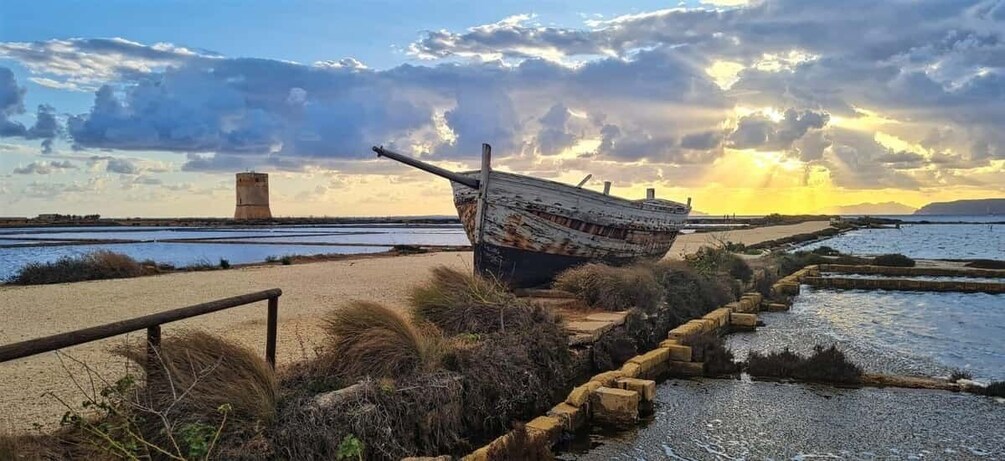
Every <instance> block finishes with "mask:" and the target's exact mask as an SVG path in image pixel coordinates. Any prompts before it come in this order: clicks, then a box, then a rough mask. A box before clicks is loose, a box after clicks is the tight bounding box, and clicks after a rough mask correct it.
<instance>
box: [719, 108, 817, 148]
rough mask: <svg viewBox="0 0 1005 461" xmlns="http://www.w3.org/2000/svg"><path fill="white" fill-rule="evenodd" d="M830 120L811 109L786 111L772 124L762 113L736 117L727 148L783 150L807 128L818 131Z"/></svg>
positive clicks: (789, 146)
mask: <svg viewBox="0 0 1005 461" xmlns="http://www.w3.org/2000/svg"><path fill="white" fill-rule="evenodd" d="M828 120H830V115H828V114H826V113H820V112H814V111H811V110H804V111H797V110H795V109H788V110H786V111H785V114H784V115H783V117H782V119H781V120H779V121H775V120H773V119H771V117H769V116H768V115H766V114H763V113H755V114H751V115H747V116H744V117H740V120H739V122H738V124H737V127H736V130H734V131H733V132H732V133H730V134H729V141H730V146H731V147H734V148H736V149H757V150H765V151H787V150H790V149H791V148H792V143H794V142H795V141H797V140H799V139H800V138H802V137H803V136H804V135H806V133H807V132H808V131H810V130H811V129H817V130H819V129H821V128H823V127H824V125H826V124H827V121H828Z"/></svg>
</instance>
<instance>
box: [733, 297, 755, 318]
mask: <svg viewBox="0 0 1005 461" xmlns="http://www.w3.org/2000/svg"><path fill="white" fill-rule="evenodd" d="M739 304H740V308H739V309H737V310H736V312H741V313H745V314H749V313H751V312H755V311H756V310H757V306H755V305H754V300H752V299H750V298H741V299H740V301H739Z"/></svg>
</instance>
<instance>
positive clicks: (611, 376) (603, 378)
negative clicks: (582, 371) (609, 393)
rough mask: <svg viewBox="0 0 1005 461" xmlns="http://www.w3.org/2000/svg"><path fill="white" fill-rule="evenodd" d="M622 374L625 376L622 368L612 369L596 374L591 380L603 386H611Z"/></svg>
mask: <svg viewBox="0 0 1005 461" xmlns="http://www.w3.org/2000/svg"><path fill="white" fill-rule="evenodd" d="M622 376H624V374H623V373H621V370H611V371H605V372H603V373H598V374H596V375H594V376H593V377H592V378H590V381H596V382H598V383H600V385H602V386H607V387H611V386H613V385H614V381H616V380H617V379H618V378H620V377H622Z"/></svg>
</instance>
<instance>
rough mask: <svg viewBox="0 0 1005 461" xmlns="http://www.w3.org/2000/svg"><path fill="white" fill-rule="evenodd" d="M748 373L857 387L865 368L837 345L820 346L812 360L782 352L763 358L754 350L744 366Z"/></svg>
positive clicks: (810, 357) (785, 351)
mask: <svg viewBox="0 0 1005 461" xmlns="http://www.w3.org/2000/svg"><path fill="white" fill-rule="evenodd" d="M745 369H746V371H747V373H750V374H751V375H753V376H761V377H769V378H793V379H798V380H802V381H812V382H830V383H843V384H855V383H858V382H859V381H860V380H861V377H862V369H861V368H859V367H858V365H855V364H853V363H851V362H849V361H848V359H847V358H846V357H845V355H844V353H843V352H841V351H840V350H838V349H837V347H835V346H833V345H832V346H830V347H828V348H825V347H823V346H820V345H817V346H814V347H813V353H812V354H810V356H809V357H803V356H800V355H798V354H795V353H793V352H792V351H790V350H789V349H788V348H785V349H783V350H782V351H781V352H772V353H768V354H764V355H762V354H761V353H758V352H755V351H752V352H750V354H749V355H748V357H747V361H746V364H745Z"/></svg>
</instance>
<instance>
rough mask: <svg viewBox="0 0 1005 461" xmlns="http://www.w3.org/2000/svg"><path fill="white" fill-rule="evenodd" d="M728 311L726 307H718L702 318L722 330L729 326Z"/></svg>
mask: <svg viewBox="0 0 1005 461" xmlns="http://www.w3.org/2000/svg"><path fill="white" fill-rule="evenodd" d="M730 312H731V311H730V309H729V308H728V307H720V308H718V309H716V310H714V311H712V312H709V313H707V314H705V316H704V317H703V318H706V319H710V320H712V321H713V322H715V325H716V328H723V327H726V326H728V325H729V314H730Z"/></svg>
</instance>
